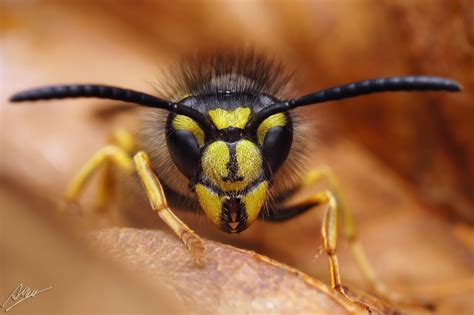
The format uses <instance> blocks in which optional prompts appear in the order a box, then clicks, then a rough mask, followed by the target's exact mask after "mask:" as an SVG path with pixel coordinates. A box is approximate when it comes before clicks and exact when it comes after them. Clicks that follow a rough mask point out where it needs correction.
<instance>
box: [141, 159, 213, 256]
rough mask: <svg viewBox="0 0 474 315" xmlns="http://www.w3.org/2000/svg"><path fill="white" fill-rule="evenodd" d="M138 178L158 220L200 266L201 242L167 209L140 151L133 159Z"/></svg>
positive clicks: (155, 179) (151, 170)
mask: <svg viewBox="0 0 474 315" xmlns="http://www.w3.org/2000/svg"><path fill="white" fill-rule="evenodd" d="M133 159H134V161H135V166H136V169H137V172H138V176H139V177H140V180H141V181H142V184H143V187H144V188H145V191H146V194H147V196H148V199H149V200H150V204H151V207H152V208H153V210H154V211H156V212H157V213H158V215H159V216H160V218H161V219H162V220H163V221H164V222H165V223H166V224H167V225H168V226H169V227H170V228H171V229H172V230H173V232H174V233H175V234H176V235H178V237H179V238H180V239H181V240H182V241H183V243H184V244H185V245H186V247H187V248H188V250H189V251H190V252H191V255H192V257H193V259H194V260H195V261H196V263H198V264H202V260H203V254H204V242H203V240H202V239H201V238H200V237H199V236H198V235H197V234H196V233H195V232H194V231H193V230H191V228H189V227H188V226H187V225H186V224H185V223H184V222H183V221H181V220H180V219H179V218H178V217H177V216H176V215H175V214H174V213H173V212H172V211H171V209H170V208H169V207H168V204H167V202H166V197H165V194H164V192H163V187H162V186H161V184H160V181H159V180H158V177H157V176H156V174H155V172H154V171H153V169H152V167H151V164H150V159H149V157H148V155H147V154H146V153H145V152H143V151H140V152H138V153H137V154H135V156H134V157H133Z"/></svg>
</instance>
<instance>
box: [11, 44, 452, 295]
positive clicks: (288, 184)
mask: <svg viewBox="0 0 474 315" xmlns="http://www.w3.org/2000/svg"><path fill="white" fill-rule="evenodd" d="M171 73H172V76H171V77H170V80H169V82H167V84H166V85H167V87H165V88H164V89H163V92H162V94H163V95H165V96H164V97H163V98H159V97H157V96H153V95H150V94H146V93H143V92H137V91H133V90H130V89H125V88H120V87H114V86H107V85H96V84H73V85H58V86H49V87H42V88H35V89H30V90H26V91H22V92H19V93H17V94H15V95H13V96H12V97H11V101H12V102H26V101H38V100H49V99H64V98H78V97H94V98H101V99H110V100H117V101H123V102H127V103H133V104H136V105H140V106H145V107H148V108H149V109H150V110H149V112H148V114H147V115H146V117H145V119H144V121H143V124H142V128H141V130H140V131H139V132H138V134H137V135H131V134H129V133H126V132H123V131H122V132H117V133H116V134H115V135H114V137H112V141H111V143H109V144H108V145H106V146H105V147H103V148H102V149H100V150H99V151H98V152H97V153H96V154H95V155H94V156H93V157H92V158H91V159H90V160H89V161H88V162H87V163H86V164H85V165H84V167H83V168H82V169H81V170H80V171H79V173H78V174H77V176H76V177H75V178H73V179H72V181H71V183H70V185H69V187H68V189H67V192H66V199H67V200H69V201H75V200H77V199H78V197H79V195H80V193H81V192H82V191H83V189H84V186H86V183H87V181H88V179H89V178H90V177H91V176H92V175H93V174H94V173H95V172H96V171H97V170H98V169H100V168H101V167H102V166H104V165H106V164H107V165H113V166H114V167H113V169H114V170H116V171H117V170H123V171H126V172H130V173H136V174H138V177H139V178H140V180H141V182H142V184H143V187H144V189H145V191H146V194H147V196H148V198H149V201H150V203H151V207H152V209H153V210H154V211H156V212H157V213H158V215H159V216H160V217H161V218H162V219H163V221H164V222H165V223H166V224H167V225H168V226H169V227H170V228H171V229H172V230H173V231H174V233H176V235H177V236H178V237H179V238H180V239H181V240H182V241H183V242H184V244H185V245H186V247H187V248H188V249H189V251H190V252H191V255H192V257H193V258H194V259H195V260H196V261H197V262H200V261H201V259H202V258H203V256H204V245H203V241H202V239H201V238H200V237H199V236H198V235H197V234H196V233H195V232H194V231H192V230H191V229H190V228H189V227H188V226H186V224H184V222H182V221H181V220H180V219H179V218H178V217H177V216H176V215H175V214H174V213H173V211H172V210H171V209H170V207H169V206H168V200H170V202H171V204H176V205H182V204H187V205H193V207H197V208H199V209H201V210H202V211H203V212H204V213H205V215H206V216H207V217H208V218H209V219H210V221H212V222H213V223H214V224H215V225H216V226H217V227H218V228H219V229H221V230H222V231H224V232H226V233H239V232H242V231H244V230H245V229H247V228H248V227H249V226H250V225H251V224H252V222H254V221H255V220H257V219H262V218H263V219H265V220H267V221H283V220H289V219H291V218H293V217H295V216H297V215H300V214H302V213H304V212H306V211H308V210H310V209H312V208H315V207H316V206H319V205H325V206H326V210H325V214H324V219H323V222H322V228H321V234H322V239H323V246H322V247H323V250H324V251H325V252H326V253H327V256H328V257H329V263H330V278H331V286H332V288H333V289H335V290H337V291H339V292H342V293H343V286H342V284H341V278H340V272H339V266H338V260H337V256H336V246H337V218H338V215H339V214H340V216H341V218H342V221H343V232H344V235H345V236H346V237H347V239H348V240H349V242H350V244H351V247H352V249H353V251H352V252H353V254H354V255H355V258H356V261H357V263H358V265H359V267H360V269H361V271H362V272H363V274H364V275H365V277H366V278H367V279H368V280H369V282H370V283H371V284H372V287H373V288H374V290H375V291H376V292H377V293H379V294H381V295H385V296H386V295H387V294H388V293H387V292H388V291H387V290H386V289H384V286H382V285H381V283H380V282H378V281H377V279H376V277H375V273H374V272H373V270H372V268H371V266H370V264H369V262H368V261H367V259H366V258H365V254H364V252H363V250H362V247H361V246H360V244H359V242H358V239H357V235H356V232H355V227H354V222H353V219H352V217H351V214H350V213H349V211H348V209H347V206H346V205H345V203H344V202H343V198H342V194H341V191H340V188H339V185H338V181H337V178H336V176H335V175H334V174H333V173H332V171H331V170H330V169H328V168H316V169H312V170H305V169H304V168H303V167H302V166H301V164H303V163H300V161H302V160H303V159H304V157H305V155H307V154H308V152H307V150H305V148H306V146H307V143H306V134H305V125H306V124H307V122H306V121H305V120H304V119H301V116H300V115H298V113H297V111H296V109H298V108H300V107H304V106H309V105H314V104H320V103H324V102H328V101H335V100H342V99H346V98H352V97H357V96H361V95H366V94H370V93H381V92H400V91H450V92H456V91H460V89H461V87H460V85H459V84H458V83H457V82H455V81H452V80H448V79H445V78H440V77H432V76H395V77H386V78H378V79H373V80H364V81H359V82H354V83H349V84H345V85H340V86H335V87H331V88H327V89H323V90H320V91H317V92H313V93H310V94H307V95H303V96H300V97H297V98H291V99H288V98H287V97H286V95H287V93H288V88H287V87H288V84H289V82H290V79H291V76H290V75H289V74H288V73H287V72H286V70H285V69H284V67H283V66H282V64H281V63H278V62H276V61H274V60H273V59H270V58H268V57H265V56H263V55H259V54H257V53H255V52H244V53H229V52H223V53H213V54H209V55H199V56H197V57H193V58H189V59H187V60H185V61H183V62H181V63H180V64H179V65H178V66H176V67H175V68H173V69H172V71H171ZM294 178H297V180H292V179H294ZM323 178H326V179H329V183H330V185H331V188H332V189H331V190H326V191H322V192H319V193H315V194H313V195H311V196H310V197H308V198H307V199H306V200H304V201H303V202H300V203H299V204H296V205H294V206H291V207H284V206H282V204H283V202H284V201H285V200H287V199H288V198H289V197H291V196H292V195H294V194H295V193H297V192H298V191H300V190H301V189H303V188H305V187H307V186H309V185H313V184H314V183H316V182H317V181H319V180H321V179H323ZM104 191H106V190H104Z"/></svg>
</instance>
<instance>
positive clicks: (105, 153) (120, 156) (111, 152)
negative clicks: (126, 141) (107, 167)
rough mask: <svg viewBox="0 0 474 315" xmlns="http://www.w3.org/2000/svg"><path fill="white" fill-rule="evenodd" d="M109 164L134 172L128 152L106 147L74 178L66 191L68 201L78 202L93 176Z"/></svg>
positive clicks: (118, 148)
mask: <svg viewBox="0 0 474 315" xmlns="http://www.w3.org/2000/svg"><path fill="white" fill-rule="evenodd" d="M107 162H110V163H112V164H113V165H114V166H116V167H118V168H120V169H122V170H125V171H127V172H131V171H133V161H132V159H131V157H130V156H129V154H128V152H126V151H125V150H124V149H122V148H120V147H118V146H116V145H113V144H109V145H106V146H105V147H103V148H101V149H100V150H99V151H97V152H96V153H95V154H94V155H93V156H92V158H91V159H90V160H89V161H87V163H86V164H85V165H84V166H83V167H82V168H81V170H80V171H79V173H78V174H77V175H76V177H74V178H73V180H72V181H71V183H70V184H69V186H68V188H67V191H66V195H65V198H66V201H68V202H73V201H76V200H77V199H78V198H79V197H80V195H81V193H82V192H83V190H84V188H85V186H86V184H87V183H88V181H89V180H90V178H91V177H92V175H93V174H94V173H95V172H96V171H97V170H98V169H99V168H100V167H101V166H103V165H104V164H105V163H107Z"/></svg>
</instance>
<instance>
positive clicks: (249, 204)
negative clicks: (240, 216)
mask: <svg viewBox="0 0 474 315" xmlns="http://www.w3.org/2000/svg"><path fill="white" fill-rule="evenodd" d="M267 190H268V182H267V181H263V182H262V183H260V184H259V185H258V186H257V187H256V188H255V189H254V190H252V191H250V192H249V193H248V194H247V195H246V196H245V197H244V198H242V200H243V202H244V204H245V210H246V212H247V216H248V217H247V225H250V224H251V223H252V222H253V221H255V219H256V218H257V216H258V214H259V213H260V210H261V209H262V207H263V204H264V203H265V198H266V196H267Z"/></svg>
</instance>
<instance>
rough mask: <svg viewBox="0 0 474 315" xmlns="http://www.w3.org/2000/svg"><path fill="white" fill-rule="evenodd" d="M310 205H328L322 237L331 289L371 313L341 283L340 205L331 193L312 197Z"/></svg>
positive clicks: (363, 310)
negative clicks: (337, 249) (339, 259)
mask: <svg viewBox="0 0 474 315" xmlns="http://www.w3.org/2000/svg"><path fill="white" fill-rule="evenodd" d="M307 202H308V204H312V205H315V206H318V205H326V211H325V214H324V219H323V222H322V225H321V236H322V239H323V250H324V251H325V252H326V254H327V256H328V259H329V274H330V277H331V287H332V288H333V289H334V290H336V291H337V292H339V293H340V294H342V295H343V296H344V297H345V298H347V299H348V300H349V301H350V302H351V303H353V305H354V306H355V307H356V309H357V311H359V312H361V311H362V312H369V313H370V308H369V307H368V306H366V305H365V304H363V303H360V302H357V301H353V300H352V299H351V298H350V297H348V296H347V295H346V293H345V291H344V288H343V286H342V283H341V274H340V272H339V264H338V260H337V256H336V247H337V211H338V204H337V201H336V198H335V197H334V195H333V194H332V193H331V192H330V191H323V192H319V193H316V194H314V195H312V196H311V197H310V198H308V200H307Z"/></svg>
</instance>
